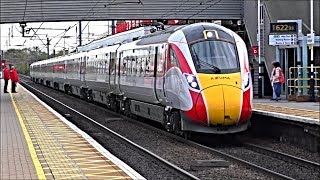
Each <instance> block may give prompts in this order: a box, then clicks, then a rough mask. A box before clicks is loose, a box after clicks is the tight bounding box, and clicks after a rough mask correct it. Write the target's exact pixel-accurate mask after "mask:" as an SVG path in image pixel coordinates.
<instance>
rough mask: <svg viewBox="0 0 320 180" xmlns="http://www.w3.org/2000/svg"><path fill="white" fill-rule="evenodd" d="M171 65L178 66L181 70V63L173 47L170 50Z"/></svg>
mask: <svg viewBox="0 0 320 180" xmlns="http://www.w3.org/2000/svg"><path fill="white" fill-rule="evenodd" d="M170 64H171V66H177V67H179V68H180V63H179V61H178V58H177V55H176V53H175V52H174V50H173V49H172V47H171V48H170Z"/></svg>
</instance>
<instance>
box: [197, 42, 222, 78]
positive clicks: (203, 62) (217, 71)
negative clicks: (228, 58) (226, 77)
mask: <svg viewBox="0 0 320 180" xmlns="http://www.w3.org/2000/svg"><path fill="white" fill-rule="evenodd" d="M192 51H193V54H194V56H195V58H196V60H197V62H198V64H203V65H205V66H207V67H210V68H211V69H213V70H214V71H215V72H216V73H221V70H220V69H219V68H218V67H216V66H214V65H212V64H209V63H207V62H206V61H203V60H201V59H199V57H198V54H197V53H196V52H195V50H194V49H193V48H192ZM198 67H200V66H199V65H198Z"/></svg>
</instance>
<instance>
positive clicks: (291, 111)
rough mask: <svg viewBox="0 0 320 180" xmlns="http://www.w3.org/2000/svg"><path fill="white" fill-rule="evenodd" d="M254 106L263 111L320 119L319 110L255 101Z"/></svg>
mask: <svg viewBox="0 0 320 180" xmlns="http://www.w3.org/2000/svg"><path fill="white" fill-rule="evenodd" d="M253 106H254V107H253V108H254V109H257V110H263V111H269V112H275V113H283V114H288V115H293V116H300V117H305V118H312V119H318V120H319V111H312V110H306V109H296V108H288V107H282V106H273V105H265V104H260V103H255V104H254V105H253Z"/></svg>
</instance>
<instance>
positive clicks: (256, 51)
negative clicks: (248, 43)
mask: <svg viewBox="0 0 320 180" xmlns="http://www.w3.org/2000/svg"><path fill="white" fill-rule="evenodd" d="M251 52H252V55H253V56H258V55H259V48H258V46H252V47H251Z"/></svg>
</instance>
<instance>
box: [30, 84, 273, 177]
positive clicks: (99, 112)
mask: <svg viewBox="0 0 320 180" xmlns="http://www.w3.org/2000/svg"><path fill="white" fill-rule="evenodd" d="M33 85H34V84H33ZM36 87H37V88H39V89H41V90H42V91H45V93H46V94H48V95H50V96H52V97H54V98H55V99H57V100H59V101H61V102H64V103H66V104H67V105H68V106H70V107H73V108H74V109H77V110H78V111H80V112H82V113H84V114H85V115H87V116H89V117H91V118H92V119H94V120H96V121H98V122H100V123H102V124H104V125H106V126H107V127H108V128H110V129H112V130H114V131H115V132H117V133H119V134H121V135H123V136H125V137H127V138H128V139H130V140H132V141H134V142H135V143H137V144H139V145H141V146H143V147H145V148H147V149H148V150H150V151H152V152H153V153H155V154H157V155H158V156H160V157H162V158H164V159H166V160H169V161H170V162H171V163H173V164H175V165H178V166H179V167H181V168H183V169H185V170H186V171H188V172H190V173H192V174H193V175H195V176H197V177H199V178H201V179H271V178H269V177H266V176H264V175H261V174H260V173H258V172H255V171H253V170H251V169H247V168H245V167H241V166H239V165H237V164H234V163H231V165H230V166H229V168H205V169H203V170H197V171H194V170H191V163H192V161H194V160H213V159H214V160H219V159H222V158H220V157H219V156H218V155H215V154H211V153H208V152H207V151H204V150H201V149H197V148H195V147H191V146H189V145H186V144H185V143H183V142H179V141H177V140H176V139H173V138H170V137H168V136H165V135H163V134H162V133H158V132H156V131H154V130H152V129H147V128H144V127H141V126H138V125H136V124H134V123H132V122H130V121H126V120H122V119H121V118H119V117H118V116H115V115H112V113H111V114H110V112H108V111H106V110H105V109H103V108H101V107H98V106H96V105H93V104H88V103H87V102H84V101H81V100H79V99H76V98H74V97H71V96H66V95H64V94H63V93H59V92H57V91H52V90H50V89H48V88H46V87H43V86H39V85H36ZM64 113H69V112H64ZM72 119H73V122H74V123H76V125H77V126H80V128H81V129H82V128H86V129H88V128H89V133H88V134H90V135H91V136H92V137H93V138H94V139H96V140H97V141H98V142H99V143H100V144H101V145H102V146H104V147H105V148H106V149H108V150H109V151H110V152H112V153H113V154H114V155H115V156H117V157H119V158H120V159H122V160H123V161H124V162H126V163H127V164H128V165H129V166H131V167H133V168H134V169H135V170H136V171H138V172H139V173H141V174H142V175H143V176H144V177H146V178H147V179H171V178H170V176H169V177H168V176H167V175H166V174H165V173H164V172H162V171H161V169H159V168H157V167H156V166H153V164H152V162H151V163H150V162H148V161H146V160H145V159H143V157H141V156H139V154H137V153H135V152H134V151H133V150H131V149H128V148H127V147H123V145H122V146H121V145H119V143H115V142H114V140H113V138H111V137H106V136H103V134H102V133H101V131H98V130H97V129H95V128H94V127H87V126H90V125H88V124H86V123H85V122H83V121H80V120H79V119H80V118H75V117H73V118H72ZM86 131H87V132H88V130H86Z"/></svg>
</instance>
